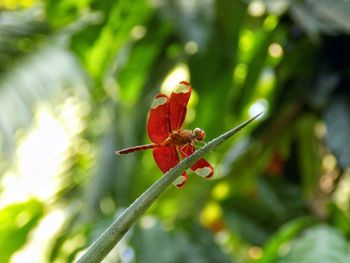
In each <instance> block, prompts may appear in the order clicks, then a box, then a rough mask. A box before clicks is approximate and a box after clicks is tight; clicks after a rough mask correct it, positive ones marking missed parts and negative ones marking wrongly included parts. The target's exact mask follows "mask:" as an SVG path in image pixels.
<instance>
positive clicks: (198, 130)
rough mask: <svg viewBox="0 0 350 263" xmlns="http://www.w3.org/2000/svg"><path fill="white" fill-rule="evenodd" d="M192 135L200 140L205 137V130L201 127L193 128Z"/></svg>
mask: <svg viewBox="0 0 350 263" xmlns="http://www.w3.org/2000/svg"><path fill="white" fill-rule="evenodd" d="M192 135H193V137H194V139H195V140H197V141H201V140H203V139H204V138H205V131H203V130H202V129H201V128H195V129H194V130H193V132H192Z"/></svg>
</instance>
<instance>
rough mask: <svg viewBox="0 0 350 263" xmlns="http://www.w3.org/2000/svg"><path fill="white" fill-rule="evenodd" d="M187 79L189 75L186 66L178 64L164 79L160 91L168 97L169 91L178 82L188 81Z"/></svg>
mask: <svg viewBox="0 0 350 263" xmlns="http://www.w3.org/2000/svg"><path fill="white" fill-rule="evenodd" d="M189 78H190V73H189V70H188V66H187V65H186V64H184V63H180V64H178V65H177V66H176V67H175V68H174V69H173V70H172V71H171V72H170V73H169V75H168V76H167V77H166V78H165V79H164V81H163V83H162V85H161V88H160V91H161V92H162V93H164V94H166V95H170V93H171V91H172V90H173V89H174V87H175V86H176V85H177V84H178V83H179V82H180V81H183V80H186V81H189Z"/></svg>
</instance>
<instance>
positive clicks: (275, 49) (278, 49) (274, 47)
mask: <svg viewBox="0 0 350 263" xmlns="http://www.w3.org/2000/svg"><path fill="white" fill-rule="evenodd" d="M269 55H270V56H271V57H273V58H280V57H281V56H282V55H283V48H282V46H281V45H280V44H278V43H272V44H271V45H270V46H269Z"/></svg>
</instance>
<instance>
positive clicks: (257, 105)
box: [249, 99, 269, 118]
mask: <svg viewBox="0 0 350 263" xmlns="http://www.w3.org/2000/svg"><path fill="white" fill-rule="evenodd" d="M268 104H269V103H268V102H267V100H265V99H259V100H257V101H256V102H254V103H253V104H252V105H251V106H250V107H249V117H251V118H252V117H254V116H256V115H257V114H259V113H261V112H266V110H267V109H268Z"/></svg>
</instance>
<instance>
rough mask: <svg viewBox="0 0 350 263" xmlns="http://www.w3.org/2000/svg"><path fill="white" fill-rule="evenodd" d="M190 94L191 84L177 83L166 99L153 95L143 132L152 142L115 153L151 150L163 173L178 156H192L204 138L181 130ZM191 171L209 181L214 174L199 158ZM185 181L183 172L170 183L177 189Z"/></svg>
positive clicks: (174, 162)
mask: <svg viewBox="0 0 350 263" xmlns="http://www.w3.org/2000/svg"><path fill="white" fill-rule="evenodd" d="M191 93H192V87H191V85H190V84H189V83H188V82H186V81H181V82H180V83H179V84H177V85H176V87H175V88H174V90H173V91H172V93H171V95H170V98H169V97H168V96H166V95H165V94H162V93H159V94H158V95H156V96H155V97H154V100H153V103H152V106H151V109H150V111H149V115H148V120H147V133H148V137H149V138H150V140H151V141H152V143H151V144H146V145H139V146H134V147H130V148H127V149H123V150H119V151H116V152H115V153H116V154H128V153H131V152H136V151H141V150H146V149H153V157H154V160H155V161H156V163H157V165H158V167H159V169H160V170H161V171H162V172H163V173H166V172H167V171H168V170H170V169H171V168H173V167H174V166H175V165H177V164H178V163H179V161H180V158H179V156H181V158H186V157H188V156H190V155H191V154H193V153H194V152H195V146H196V144H197V143H198V142H199V141H202V140H203V139H204V137H205V132H204V131H203V130H202V129H200V128H195V129H194V130H193V131H190V130H184V129H182V124H183V123H184V120H185V117H186V111H187V103H188V101H189V99H190V96H191ZM191 170H192V171H194V172H195V173H196V174H198V175H199V176H202V177H204V178H210V177H212V176H213V173H214V169H213V167H212V166H211V165H210V164H209V163H208V162H207V161H206V160H205V159H203V158H202V159H200V160H199V161H198V162H197V163H195V164H194V165H193V166H192V167H191ZM186 181H187V174H186V172H184V173H183V174H182V176H179V177H178V178H177V179H176V180H175V181H174V184H175V185H176V186H177V187H179V188H180V187H182V186H183V185H184V184H185V183H186Z"/></svg>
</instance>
